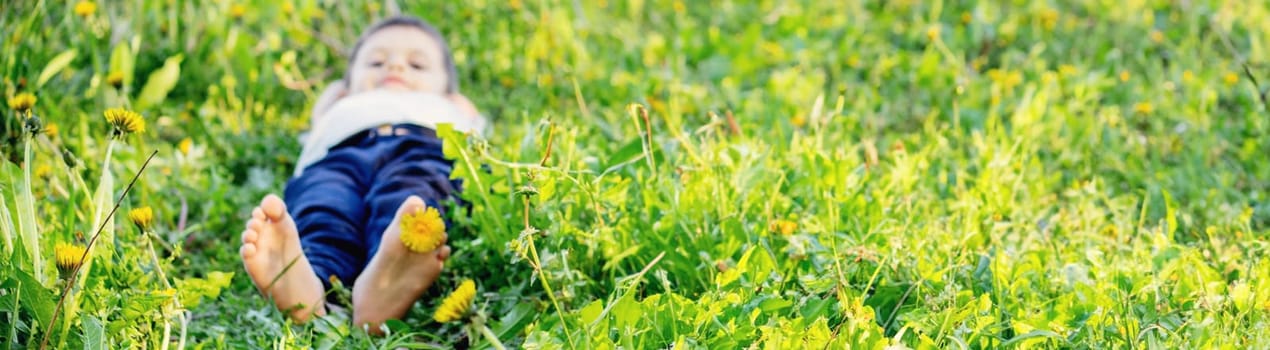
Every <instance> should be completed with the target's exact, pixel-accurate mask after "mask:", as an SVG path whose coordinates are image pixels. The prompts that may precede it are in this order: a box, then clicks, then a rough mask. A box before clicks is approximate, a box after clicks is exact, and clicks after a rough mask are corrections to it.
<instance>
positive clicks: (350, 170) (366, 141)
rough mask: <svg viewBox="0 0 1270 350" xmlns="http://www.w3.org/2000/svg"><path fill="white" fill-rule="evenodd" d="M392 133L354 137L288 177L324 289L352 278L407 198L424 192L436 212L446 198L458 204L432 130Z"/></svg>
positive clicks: (295, 213) (404, 128) (288, 196)
mask: <svg viewBox="0 0 1270 350" xmlns="http://www.w3.org/2000/svg"><path fill="white" fill-rule="evenodd" d="M392 131H393V132H389V133H385V134H383V135H380V134H379V133H378V132H376V131H375V130H370V131H364V132H362V133H359V134H357V135H354V136H353V137H350V138H348V139H346V140H345V141H343V142H342V143H340V144H339V145H336V146H335V147H332V148H331V149H330V151H329V152H328V153H327V154H326V157H325V158H322V160H320V161H318V162H316V163H313V164H312V165H310V166H309V167H308V168H305V169H304V171H303V172H302V173H301V174H300V175H299V176H297V177H294V178H292V179H291V180H289V181H288V182H287V185H286V191H285V192H284V194H283V196H284V197H283V200H284V201H286V203H287V211H288V212H289V213H290V214H291V216H292V217H293V218H294V219H295V223H296V228H297V229H299V232H300V245H301V247H303V249H304V255H305V256H306V257H308V259H309V263H311V264H312V265H313V271H314V272H315V273H317V275H318V279H320V280H322V284H323V285H324V286H325V287H326V289H327V290H330V288H331V284H330V280H329V279H330V278H331V276H335V277H336V278H339V279H340V281H341V283H343V284H344V285H346V286H348V285H352V284H353V282H354V281H356V280H357V276H358V275H361V272H362V270H363V269H365V268H366V264H367V263H368V262H369V261H370V257H373V256H375V252H376V251H377V250H378V249H379V241H380V238H381V237H382V235H383V233H384V230H385V229H387V228H388V225H389V224H390V223H391V222H392V219H393V216H395V215H396V213H397V209H398V208H399V207H401V204H402V203H404V202H405V201H406V198H407V197H409V196H411V195H417V196H419V197H422V198H423V200H424V202H425V203H427V205H428V206H429V207H435V208H437V210H439V211H441V213H442V214H444V213H445V207H443V206H442V204H443V203H444V202H445V201H446V200H450V199H453V200H456V201H457V198H455V197H456V196H455V194H457V192H458V190H459V185H460V183H459V181H457V180H455V181H451V180H450V171H451V170H452V169H453V162H451V161H449V160H446V159H445V158H444V156H443V155H442V153H441V140H440V139H437V137H436V134H435V132H433V131H432V130H431V129H428V128H425V127H422V126H415V125H398V126H394V127H393V129H392ZM403 133H404V135H402V134H403ZM448 224H449V220H447V227H448Z"/></svg>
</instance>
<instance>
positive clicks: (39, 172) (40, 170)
mask: <svg viewBox="0 0 1270 350" xmlns="http://www.w3.org/2000/svg"><path fill="white" fill-rule="evenodd" d="M52 174H53V167H52V166H49V165H48V164H40V165H39V166H37V167H35V171H33V172H32V175H35V177H37V178H41V179H43V178H47V177H49V175H52Z"/></svg>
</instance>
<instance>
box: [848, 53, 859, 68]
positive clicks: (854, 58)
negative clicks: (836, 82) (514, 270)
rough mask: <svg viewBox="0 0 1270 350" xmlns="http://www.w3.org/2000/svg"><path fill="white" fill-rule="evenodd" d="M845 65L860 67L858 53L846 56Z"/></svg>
mask: <svg viewBox="0 0 1270 350" xmlns="http://www.w3.org/2000/svg"><path fill="white" fill-rule="evenodd" d="M847 67H851V68H860V55H855V54H852V55H851V56H850V57H847Z"/></svg>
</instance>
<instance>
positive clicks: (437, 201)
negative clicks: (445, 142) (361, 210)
mask: <svg viewBox="0 0 1270 350" xmlns="http://www.w3.org/2000/svg"><path fill="white" fill-rule="evenodd" d="M383 146H385V147H388V149H386V150H385V151H386V152H384V153H383V154H386V155H391V157H386V158H385V159H384V161H383V163H382V166H381V167H380V168H379V171H378V172H377V173H376V174H375V178H374V181H373V182H372V183H371V186H370V190H369V191H368V192H367V193H366V197H365V206H366V208H367V210H369V213H370V220H369V221H367V223H366V226H365V230H364V231H363V232H365V234H366V235H368V236H369V237H367V239H366V241H367V242H371V246H370V254H372V256H373V254H374V253H375V252H376V251H377V250H378V248H379V241H380V237H381V235H383V232H384V231H385V230H387V228H388V225H390V224H391V223H392V219H393V217H394V216H396V213H397V209H398V208H400V207H401V204H402V203H404V202H405V201H406V198H407V197H409V196H411V195H416V196H419V197H420V198H423V201H424V203H426V204H427V205H428V206H429V207H434V208H437V210H439V211H440V212H441V213H442V214H444V213H445V207H444V206H443V202H444V201H445V200H446V199H450V198H453V197H454V194H455V193H457V191H458V186H457V185H458V184H457V182H455V181H451V180H450V172H451V170H452V166H453V163H452V162H450V161H449V160H446V159H445V158H444V155H443V154H442V153H441V141H440V140H438V139H437V138H435V137H424V136H417V135H409V136H402V137H397V138H393V139H391V141H389V142H387V144H385V145H383ZM443 217H444V216H443ZM448 224H449V222H448V221H447V227H448Z"/></svg>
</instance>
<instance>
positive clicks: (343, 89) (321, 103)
mask: <svg viewBox="0 0 1270 350" xmlns="http://www.w3.org/2000/svg"><path fill="white" fill-rule="evenodd" d="M347 95H348V84H345V83H344V81H343V80H336V81H333V82H331V83H330V84H328V85H327V86H326V89H324V90H322V94H321V95H319V96H318V99H317V102H316V103H314V104H313V111H312V113H310V117H309V129H313V127H314V126H317V124H318V120H320V119H321V118H322V116H323V115H326V111H327V110H329V109H331V105H334V104H335V101H339V100H340V99H341V98H344V96H347Z"/></svg>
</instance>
